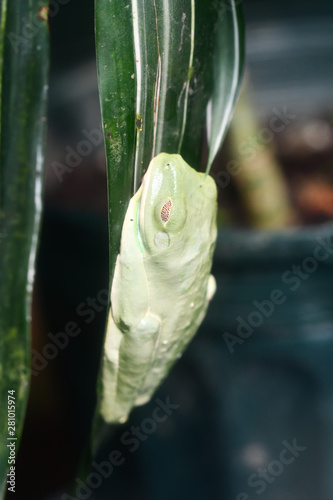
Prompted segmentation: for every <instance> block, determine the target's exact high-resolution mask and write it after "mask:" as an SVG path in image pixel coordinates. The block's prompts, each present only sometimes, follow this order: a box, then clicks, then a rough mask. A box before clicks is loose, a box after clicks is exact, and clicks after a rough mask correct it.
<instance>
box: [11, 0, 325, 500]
mask: <svg viewBox="0 0 333 500" xmlns="http://www.w3.org/2000/svg"><path fill="white" fill-rule="evenodd" d="M83 2H84V5H85V8H83V7H82V5H83ZM243 7H244V14H245V20H246V45H247V49H246V51H247V54H246V77H245V84H244V86H243V91H242V94H241V97H240V100H239V103H238V105H237V109H236V113H235V119H234V121H233V124H232V127H231V130H230V133H229V134H228V137H227V139H226V142H225V145H224V147H223V149H222V151H221V153H220V155H219V157H218V159H217V160H216V162H215V164H214V167H213V172H212V175H213V177H214V178H215V180H216V182H217V186H218V190H219V207H220V211H219V223H220V229H219V241H218V244H217V250H216V254H215V261H214V269H213V274H214V275H215V276H216V279H217V286H218V291H217V294H216V296H215V298H214V300H213V301H212V304H211V306H210V310H209V314H208V316H207V318H206V320H205V322H204V324H203V325H202V327H201V329H200V331H199V333H198V334H197V336H196V337H195V339H194V340H193V342H192V343H191V345H190V347H189V348H188V350H187V351H186V353H185V354H184V356H183V358H182V359H181V360H180V361H179V362H178V363H177V364H176V365H175V367H174V368H173V370H172V372H171V373H170V376H169V377H168V379H167V380H166V381H165V383H164V384H163V386H162V387H161V388H160V390H159V391H158V393H157V394H156V398H158V401H159V402H161V401H162V403H164V404H165V402H166V401H170V403H171V404H172V405H174V407H172V409H171V410H170V411H169V414H168V413H167V412H166V413H165V415H167V418H166V419H165V420H164V421H163V422H155V423H154V421H153V423H152V415H154V411H155V410H156V407H159V408H161V404H160V403H158V402H156V398H154V400H153V401H152V402H151V403H149V404H148V405H145V406H143V407H141V408H138V409H136V410H135V411H134V412H133V413H132V415H131V418H130V421H129V422H127V423H126V424H123V425H122V426H119V427H110V428H106V429H105V436H104V438H103V441H102V446H101V450H100V453H99V455H98V456H97V457H96V463H100V462H101V461H105V460H107V459H108V456H109V454H110V452H111V451H112V450H119V451H120V452H121V454H122V456H123V457H124V458H125V461H124V463H123V464H122V465H119V466H115V467H114V470H113V472H112V474H110V476H109V477H108V478H105V479H103V481H102V483H101V485H100V486H99V487H93V486H91V488H90V492H89V491H88V492H87V490H82V491H81V490H80V491H81V493H80V491H79V492H78V491H77V492H76V498H94V499H96V500H104V499H109V498H112V499H120V500H123V499H124V500H127V499H128V500H164V499H169V498H173V499H174V500H177V499H183V498H191V499H198V500H199V499H200V500H202V499H203V498H205V499H207V498H209V499H211V500H231V499H232V500H253V499H255V498H256V497H257V496H258V495H259V496H260V497H261V498H263V499H265V500H281V499H283V500H329V499H331V498H332V496H333V475H332V468H333V387H332V385H333V370H332V368H331V367H332V359H333V342H332V338H333V308H332V305H333V291H332V277H333V269H332V265H333V259H332V254H333V249H332V247H331V243H330V242H331V238H332V236H333V226H332V223H331V222H330V221H331V220H332V218H333V140H332V139H333V85H332V82H333V64H332V55H333V30H332V26H333V4H332V2H330V1H329V0H327V1H324V0H317V1H316V2H313V1H304V0H303V1H302V2H301V1H295V2H276V1H275V0H244V3H243ZM52 9H54V10H52ZM78 12H80V17H78V14H77V13H78ZM50 33H51V50H52V55H51V75H50V103H49V128H48V145H47V164H46V176H45V191H44V192H45V195H44V200H45V208H44V216H43V225H42V232H41V241H40V248H39V257H38V266H37V277H36V286H35V292H34V303H33V332H32V334H33V338H32V344H33V345H32V347H33V350H32V360H33V361H32V362H33V368H34V369H35V372H36V373H35V375H33V376H32V387H31V394H30V399H29V405H28V412H27V416H26V421H25V427H24V432H23V437H22V442H21V447H20V451H19V455H18V467H17V476H16V477H17V493H16V498H17V499H18V500H21V499H22V500H26V499H27V498H34V500H55V499H60V498H63V497H62V495H63V494H64V493H65V492H68V491H69V488H70V486H71V484H72V483H73V481H75V487H76V486H77V487H79V486H80V484H81V483H79V482H78V481H77V480H76V478H77V477H78V468H79V463H80V457H81V456H82V454H83V452H84V450H85V449H86V447H87V445H88V443H89V434H90V430H91V420H92V415H93V411H94V405H95V387H96V380H97V372H98V365H99V359H100V355H101V348H102V341H103V335H104V323H105V313H106V309H105V290H107V289H108V230H107V193H106V173H105V156H104V145H103V142H102V141H101V133H102V132H101V118H100V110H99V100H98V89H97V77H96V65H95V47H94V26H93V0H80V1H79V0H70V1H68V2H67V3H66V4H65V5H62V4H61V2H60V1H59V2H57V1H55V2H53V7H52V8H51V10H50ZM235 165H237V166H238V171H239V172H240V173H239V174H235V170H232V166H235ZM277 228H279V230H276V229H277ZM281 228H283V229H281ZM272 229H275V230H274V231H272ZM318 249H319V250H318ZM73 323H74V326H73ZM69 325H71V326H69ZM70 328H75V329H76V331H77V335H76V336H75V337H73V338H71V339H70V341H69V342H68V345H66V346H65V347H64V346H63V344H62V343H61V334H60V335H59V333H60V332H64V331H67V330H66V329H70ZM54 338H56V339H58V340H57V342H58V345H57V343H56V341H54ZM47 344H53V345H54V344H55V345H56V346H57V347H58V349H57V352H56V354H55V355H54V356H53V355H52V354H49V355H48V356H49V357H47V356H45V353H47V352H48V351H47V349H46V350H45V346H46V345H47ZM51 351H52V352H53V353H54V352H55V349H53V350H51ZM43 353H44V356H42V354H43ZM52 356H53V357H52ZM162 406H163V405H162ZM138 433H139V434H138ZM134 436H135V437H134ZM130 440H131V441H130ZM92 470H94V468H93V469H92ZM82 480H83V482H84V480H85V478H83V479H82ZM74 491H75V488H74ZM79 493H80V494H81V496H79ZM72 495H73V496H74V493H72ZM84 495H86V496H84ZM64 498H66V497H64Z"/></svg>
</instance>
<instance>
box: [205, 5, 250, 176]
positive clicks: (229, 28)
mask: <svg viewBox="0 0 333 500" xmlns="http://www.w3.org/2000/svg"><path fill="white" fill-rule="evenodd" d="M243 62H244V23H243V16H242V10H241V6H240V3H239V0H228V1H225V0H222V1H221V3H220V5H219V8H218V23H217V30H216V46H215V53H214V67H213V71H214V89H213V94H212V97H211V99H210V102H209V105H208V109H207V130H208V149H209V152H208V162H207V169H206V172H207V173H208V172H209V171H210V168H211V165H212V163H213V161H214V158H215V156H216V154H217V152H218V150H219V149H220V147H221V144H222V141H223V139H224V136H225V134H226V132H227V128H228V125H229V123H230V120H231V117H232V112H233V109H234V106H235V102H236V99H237V96H238V91H239V87H240V82H241V76H242V72H243Z"/></svg>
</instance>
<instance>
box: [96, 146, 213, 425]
mask: <svg viewBox="0 0 333 500" xmlns="http://www.w3.org/2000/svg"><path fill="white" fill-rule="evenodd" d="M168 200H171V203H172V207H171V214H170V217H169V219H168V221H167V222H163V220H162V219H161V208H162V207H163V205H164V204H165V203H166V202H167V201H168ZM216 200H217V191H216V185H215V182H214V181H213V179H212V178H211V177H209V176H206V177H205V174H202V173H198V172H196V171H195V170H194V169H192V168H191V167H190V166H189V165H187V163H185V161H184V160H183V159H182V157H181V156H180V155H168V154H165V153H161V154H159V155H158V156H156V157H155V158H154V159H153V160H152V161H151V163H150V165H149V168H148V170H147V172H146V174H145V176H144V179H143V183H142V186H141V187H140V188H139V190H138V191H137V193H136V194H135V195H134V196H133V198H132V199H131V200H130V204H129V206H128V209H127V213H126V216H125V220H124V225H123V230H122V236H121V248H120V253H119V255H118V258H117V262H116V268H115V273H114V278H113V283H112V290H111V310H110V315H109V320H108V327H107V334H106V341H105V349H104V359H103V368H102V398H101V415H102V417H103V418H104V420H105V421H106V422H125V421H126V420H127V417H128V414H129V412H130V411H131V409H132V408H133V407H134V406H137V405H142V404H144V403H146V402H147V401H149V399H150V398H151V396H152V395H153V393H154V391H155V390H156V388H157V387H158V386H159V384H160V383H161V382H162V380H163V379H164V378H165V377H166V375H167V373H168V372H169V369H170V367H171V366H172V365H173V363H174V362H175V360H176V359H177V358H179V357H180V356H181V354H182V352H183V351H184V349H185V347H186V346H187V344H188V342H189V341H190V340H191V339H192V337H193V335H194V334H195V333H196V331H197V329H198V327H199V325H200V323H201V322H202V320H203V318H204V316H205V313H206V310H207V307H208V303H209V300H210V299H211V298H212V296H213V294H214V292H215V280H214V278H213V276H212V275H211V274H210V271H211V266H212V257H213V252H214V247H215V242H216V236H217V227H216V210H217V201H216Z"/></svg>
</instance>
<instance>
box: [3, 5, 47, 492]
mask: <svg viewBox="0 0 333 500" xmlns="http://www.w3.org/2000/svg"><path fill="white" fill-rule="evenodd" d="M46 5H47V2H46V1H43V0H15V2H13V1H8V2H7V0H2V1H1V8H0V10H1V32H0V70H1V75H0V77H1V78H0V79H1V82H2V85H1V89H2V90H1V102H0V107H1V136H0V381H1V382H0V390H1V409H0V435H1V436H2V441H1V445H0V492H1V493H2V494H3V493H4V489H5V486H6V480H7V476H6V473H7V468H8V466H9V464H8V455H9V448H8V447H7V443H8V442H9V441H8V440H7V437H11V438H12V437H14V436H9V434H8V409H7V397H8V391H9V390H13V391H15V393H14V395H15V405H16V416H15V420H16V426H15V437H16V438H17V440H15V444H16V446H15V447H16V454H17V446H18V443H19V439H20V435H21V431H22V425H23V419H24V413H25V409H26V402H27V396H28V388H29V366H30V337H29V320H30V307H31V292H32V285H33V276H34V261H35V254H36V245H37V237H38V229H39V222H40V213H41V184H42V167H43V161H44V143H45V125H46V117H45V113H46V97H47V75H48V53H49V46H48V29H47V23H46V19H47V7H46ZM5 14H6V15H5ZM2 55H3V57H2Z"/></svg>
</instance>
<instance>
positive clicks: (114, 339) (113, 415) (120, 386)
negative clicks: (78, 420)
mask: <svg viewBox="0 0 333 500" xmlns="http://www.w3.org/2000/svg"><path fill="white" fill-rule="evenodd" d="M160 325H161V323H160V320H159V318H158V317H157V316H155V315H153V314H151V313H147V314H146V315H145V317H144V318H143V319H142V320H141V321H140V322H139V323H138V325H137V326H136V327H135V328H133V329H132V330H130V331H127V332H125V333H121V332H120V330H119V329H118V328H117V326H116V325H115V323H114V322H113V321H112V323H111V324H110V331H108V336H109V335H110V341H108V338H107V342H106V349H105V358H104V374H103V383H104V384H105V393H106V397H103V398H102V406H101V413H102V416H103V418H104V420H106V421H107V422H125V421H126V420H127V417H128V414H129V412H130V411H131V409H132V407H133V406H135V405H137V404H138V403H137V402H136V400H137V397H138V394H140V390H141V387H142V385H143V383H144V380H145V378H146V376H147V373H149V370H150V369H151V367H152V363H153V360H154V357H155V351H156V347H157V345H158V339H159V333H160Z"/></svg>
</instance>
